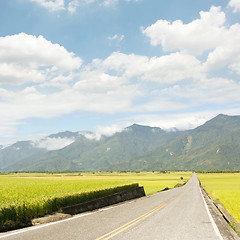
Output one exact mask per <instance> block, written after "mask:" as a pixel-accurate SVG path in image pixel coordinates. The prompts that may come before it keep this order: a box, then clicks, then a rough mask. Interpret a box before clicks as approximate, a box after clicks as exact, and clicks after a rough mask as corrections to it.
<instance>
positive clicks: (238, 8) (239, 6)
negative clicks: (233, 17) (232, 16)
mask: <svg viewBox="0 0 240 240" xmlns="http://www.w3.org/2000/svg"><path fill="white" fill-rule="evenodd" d="M228 6H229V7H231V8H233V12H234V13H236V12H240V1H239V0H231V1H230V2H229V3H228Z"/></svg>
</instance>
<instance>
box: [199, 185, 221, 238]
mask: <svg viewBox="0 0 240 240" xmlns="http://www.w3.org/2000/svg"><path fill="white" fill-rule="evenodd" d="M199 191H200V193H201V196H202V199H203V202H204V206H205V208H206V210H207V213H208V216H209V219H210V221H211V223H212V225H213V229H214V231H215V233H216V234H217V236H218V237H219V239H220V240H223V237H222V235H221V233H220V231H219V229H218V227H217V225H216V223H215V222H214V220H213V217H212V215H211V213H210V211H209V209H208V206H207V203H206V201H205V199H204V197H203V194H202V190H201V188H200V187H199Z"/></svg>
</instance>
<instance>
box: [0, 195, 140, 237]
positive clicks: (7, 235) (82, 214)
mask: <svg viewBox="0 0 240 240" xmlns="http://www.w3.org/2000/svg"><path fill="white" fill-rule="evenodd" d="M134 201H136V199H132V200H130V201H127V202H125V203H120V204H117V205H115V206H110V207H105V208H100V209H98V210H95V211H94V210H93V211H92V212H87V213H80V214H78V215H77V216H74V217H70V218H67V219H63V220H59V221H56V222H51V223H45V224H41V225H38V226H31V227H28V228H25V229H21V230H15V231H14V232H11V233H8V234H5V235H2V236H1V235H0V239H1V238H7V237H11V236H14V235H17V234H20V233H24V232H29V231H33V230H37V229H40V228H44V227H49V226H52V225H55V224H58V223H63V222H68V221H71V220H74V219H78V218H81V217H85V216H88V215H92V214H94V213H97V212H103V211H107V210H110V209H112V208H116V207H119V206H122V205H126V204H129V203H132V202H134Z"/></svg>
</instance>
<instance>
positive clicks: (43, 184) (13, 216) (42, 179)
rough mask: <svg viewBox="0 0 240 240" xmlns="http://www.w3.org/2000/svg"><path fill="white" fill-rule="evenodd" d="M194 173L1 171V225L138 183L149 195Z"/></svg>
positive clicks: (30, 217) (27, 219)
mask: <svg viewBox="0 0 240 240" xmlns="http://www.w3.org/2000/svg"><path fill="white" fill-rule="evenodd" d="M191 175H192V173H190V172H174V173H160V172H130V173H129V172H128V173H120V172H119V173H118V172H115V173H114V172H113V173H102V172H101V173H65V174H60V173H59V174H45V173H17V174H6V175H3V174H2V175H0V230H1V226H4V225H9V224H10V225H11V224H13V222H19V223H20V222H29V220H30V219H32V218H35V217H39V216H44V215H46V214H48V213H52V212H54V211H59V210H60V209H61V208H62V207H65V206H69V205H73V204H76V203H80V202H84V201H88V200H91V199H94V198H97V197H102V196H105V195H109V194H111V193H114V192H118V191H122V190H125V189H129V188H132V187H135V186H137V184H139V186H144V189H145V192H146V195H149V194H153V193H156V192H159V191H162V190H163V189H165V188H173V187H174V186H176V185H177V184H183V183H184V182H185V181H187V180H188V179H189V178H190V177H191ZM181 178H183V180H181ZM9 222H10V223H9ZM2 228H3V230H4V227H2Z"/></svg>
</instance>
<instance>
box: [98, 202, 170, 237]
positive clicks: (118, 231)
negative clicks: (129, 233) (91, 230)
mask: <svg viewBox="0 0 240 240" xmlns="http://www.w3.org/2000/svg"><path fill="white" fill-rule="evenodd" d="M166 205H167V204H166V203H162V204H160V205H159V206H157V207H156V208H154V209H152V210H151V211H149V212H147V213H145V214H143V215H142V216H140V217H138V218H136V219H134V220H132V221H130V222H128V223H126V224H124V225H123V226H121V227H119V228H117V229H115V230H113V231H112V232H109V233H107V234H105V235H103V236H102V237H100V238H97V239H96V240H101V239H104V240H107V239H110V238H112V237H114V236H116V235H117V234H119V233H121V232H123V231H124V230H126V229H128V228H130V227H131V226H133V225H135V224H136V223H138V222H140V221H142V220H144V219H145V218H147V217H149V216H150V215H152V214H153V213H155V212H157V211H158V210H160V209H161V208H163V207H164V206H166Z"/></svg>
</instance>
